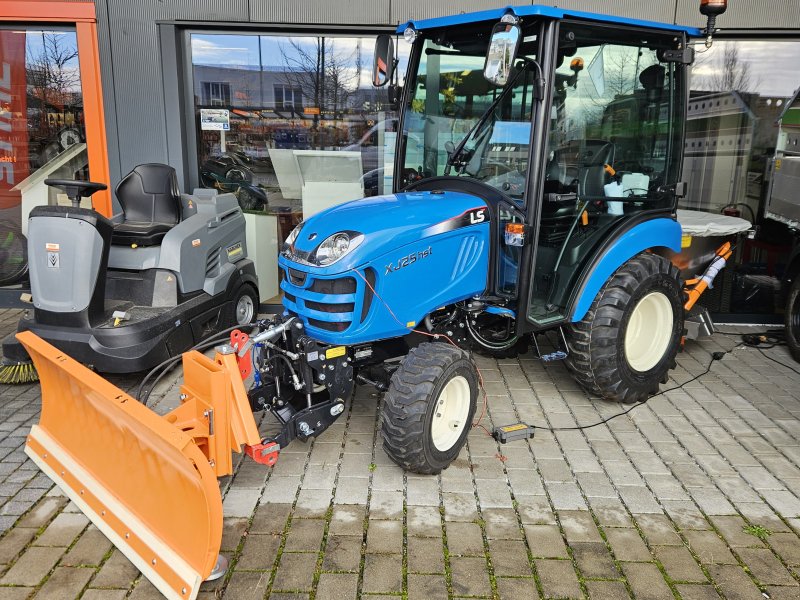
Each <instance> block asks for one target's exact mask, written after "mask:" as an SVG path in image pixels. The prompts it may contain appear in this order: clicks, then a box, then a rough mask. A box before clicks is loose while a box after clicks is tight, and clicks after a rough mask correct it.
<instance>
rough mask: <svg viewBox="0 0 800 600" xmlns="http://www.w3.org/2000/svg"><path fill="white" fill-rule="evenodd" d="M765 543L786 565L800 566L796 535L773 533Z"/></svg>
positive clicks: (799, 550)
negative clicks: (767, 543)
mask: <svg viewBox="0 0 800 600" xmlns="http://www.w3.org/2000/svg"><path fill="white" fill-rule="evenodd" d="M751 537H752V536H751ZM756 539H757V538H756ZM767 541H768V542H769V545H770V546H772V548H773V549H774V550H775V552H777V553H778V554H779V555H780V556H781V558H783V560H785V561H786V562H787V563H788V564H790V565H793V566H797V565H800V538H798V537H797V535H796V534H794V533H773V534H772V535H770V536H769V538H767Z"/></svg>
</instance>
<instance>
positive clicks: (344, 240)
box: [313, 231, 364, 267]
mask: <svg viewBox="0 0 800 600" xmlns="http://www.w3.org/2000/svg"><path fill="white" fill-rule="evenodd" d="M363 239H364V236H363V235H362V234H360V233H356V232H355V231H340V232H339V233H334V234H333V235H332V236H329V237H327V238H326V239H325V240H323V242H322V243H321V244H320V245H319V246H317V249H316V250H315V251H314V258H313V262H314V263H316V264H317V265H319V266H320V267H326V266H328V265H332V264H333V263H335V262H336V261H337V260H339V259H340V258H342V257H343V256H345V255H346V254H347V253H349V252H351V251H352V250H353V249H354V248H356V247H357V246H358V245H359V244H360V243H361V241H362V240H363Z"/></svg>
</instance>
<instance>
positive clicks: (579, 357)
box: [566, 253, 683, 404]
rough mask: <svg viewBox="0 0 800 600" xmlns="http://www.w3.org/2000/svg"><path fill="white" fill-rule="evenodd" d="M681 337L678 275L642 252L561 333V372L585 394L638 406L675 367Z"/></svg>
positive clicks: (667, 263)
mask: <svg viewBox="0 0 800 600" xmlns="http://www.w3.org/2000/svg"><path fill="white" fill-rule="evenodd" d="M682 334H683V290H682V286H681V279H680V272H679V271H678V269H677V268H676V267H675V266H674V265H673V264H672V263H671V262H670V261H668V260H667V259H666V258H664V257H661V256H658V255H656V254H650V253H642V254H639V255H637V256H635V257H633V258H632V259H630V260H629V261H628V262H626V263H625V264H623V265H622V266H621V267H620V268H619V269H618V270H617V272H616V273H614V275H613V276H612V277H611V279H609V280H608V281H607V282H606V284H605V285H604V286H603V288H602V289H601V290H600V292H599V293H598V294H597V297H596V298H595V300H594V302H593V303H592V306H591V307H590V308H589V312H587V313H586V316H585V317H584V318H583V319H582V320H581V321H578V322H577V323H571V324H570V325H569V326H568V327H567V328H566V337H567V344H568V346H569V355H568V356H567V360H566V363H567V367H568V368H569V369H570V371H572V374H573V375H574V376H575V379H576V380H577V381H578V383H580V384H581V385H582V386H583V387H584V388H585V389H586V390H588V391H589V392H591V393H594V394H598V395H600V396H603V397H604V398H607V399H609V400H615V401H618V402H623V403H625V404H632V403H634V402H641V401H643V400H645V399H647V398H648V397H649V396H650V395H652V394H654V393H656V392H657V391H658V386H659V384H660V383H664V382H666V380H667V377H668V373H669V371H670V369H673V368H675V356H676V355H677V353H678V350H679V349H680V343H681V335H682Z"/></svg>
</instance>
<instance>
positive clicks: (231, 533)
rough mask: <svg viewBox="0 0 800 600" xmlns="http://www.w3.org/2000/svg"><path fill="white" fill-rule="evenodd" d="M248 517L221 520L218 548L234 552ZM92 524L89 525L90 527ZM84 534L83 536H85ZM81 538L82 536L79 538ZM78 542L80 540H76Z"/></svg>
mask: <svg viewBox="0 0 800 600" xmlns="http://www.w3.org/2000/svg"><path fill="white" fill-rule="evenodd" d="M248 521H249V520H248V519H241V518H227V519H223V521H222V542H221V544H220V550H225V551H228V552H234V551H235V550H236V549H237V548H238V547H239V544H240V543H241V541H242V537H243V536H244V535H245V532H246V531H247V525H248ZM92 527H93V526H90V529H91V528H92ZM85 535H86V534H84V536H83V537H85ZM81 539H83V538H81ZM78 543H80V540H79V541H78Z"/></svg>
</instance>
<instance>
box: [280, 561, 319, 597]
mask: <svg viewBox="0 0 800 600" xmlns="http://www.w3.org/2000/svg"><path fill="white" fill-rule="evenodd" d="M316 565H317V555H316V554H312V553H297V554H294V553H290V552H284V553H283V554H282V555H281V562H280V563H279V564H278V570H277V571H276V573H275V581H274V582H273V584H272V589H274V590H279V591H280V590H283V591H309V590H311V583H312V581H313V579H314V570H315V568H316Z"/></svg>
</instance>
